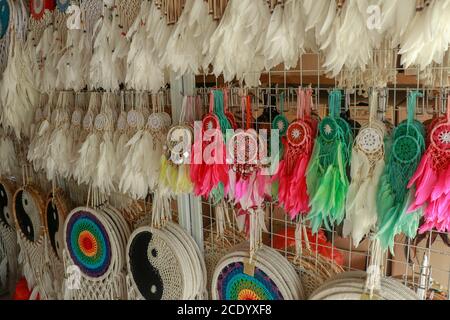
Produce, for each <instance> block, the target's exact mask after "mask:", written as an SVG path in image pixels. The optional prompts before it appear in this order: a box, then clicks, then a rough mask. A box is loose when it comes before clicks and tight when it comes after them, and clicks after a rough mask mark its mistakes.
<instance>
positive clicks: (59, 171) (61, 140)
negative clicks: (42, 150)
mask: <svg viewBox="0 0 450 320" xmlns="http://www.w3.org/2000/svg"><path fill="white" fill-rule="evenodd" d="M73 104H74V101H73V95H72V93H69V92H61V93H60V94H59V98H58V103H57V105H56V107H57V109H56V110H55V111H54V112H55V117H54V123H53V127H54V130H53V133H52V134H51V136H50V139H49V152H48V157H47V159H46V163H47V166H46V167H47V170H46V171H47V179H48V180H49V181H53V180H54V179H55V178H56V176H60V177H63V178H68V177H69V176H70V173H71V157H72V154H73V151H72V147H73V144H72V141H70V139H69V135H68V132H69V129H70V120H71V119H70V115H71V114H72V107H73ZM52 120H53V119H52Z"/></svg>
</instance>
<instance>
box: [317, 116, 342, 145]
mask: <svg viewBox="0 0 450 320" xmlns="http://www.w3.org/2000/svg"><path fill="white" fill-rule="evenodd" d="M338 130H339V125H338V123H337V122H336V120H335V119H333V118H330V117H328V118H325V119H323V120H322V121H321V122H320V125H319V132H320V136H321V137H322V138H323V139H324V140H325V141H328V142H331V141H333V140H335V139H336V138H337V136H338Z"/></svg>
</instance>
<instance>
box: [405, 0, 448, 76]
mask: <svg viewBox="0 0 450 320" xmlns="http://www.w3.org/2000/svg"><path fill="white" fill-rule="evenodd" d="M449 15H450V1H448V0H442V1H436V0H434V1H432V2H431V4H430V5H429V6H428V7H427V8H425V9H423V10H421V11H418V12H417V13H416V15H415V17H414V19H413V20H412V22H411V24H410V26H409V28H408V30H407V31H406V32H405V34H404V36H403V37H402V40H401V43H400V47H401V49H400V51H399V54H401V55H402V60H401V62H402V64H403V66H404V67H405V68H408V67H410V66H419V67H420V70H421V71H423V70H424V69H425V68H426V67H427V66H429V65H430V64H432V63H433V62H436V63H438V64H442V63H443V61H444V56H445V53H446V52H447V50H448V46H449V44H450V20H449V19H448V17H449Z"/></svg>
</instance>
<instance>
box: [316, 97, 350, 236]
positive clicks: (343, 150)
mask: <svg viewBox="0 0 450 320" xmlns="http://www.w3.org/2000/svg"><path fill="white" fill-rule="evenodd" d="M341 98H342V93H341V91H339V90H335V91H333V92H332V93H331V94H330V97H329V105H330V116H328V117H327V118H325V119H323V120H322V122H321V123H320V125H319V136H318V138H317V139H316V142H315V147H314V151H313V155H312V159H311V161H310V164H309V168H308V172H307V185H308V192H309V195H310V206H311V211H310V213H309V215H308V219H309V220H311V226H312V230H313V232H315V233H316V232H317V231H318V230H319V228H320V227H321V226H322V224H323V225H324V226H325V227H326V228H327V229H328V230H331V227H332V225H334V224H340V223H341V222H342V221H343V220H344V215H345V202H346V196H347V191H348V187H349V181H348V178H347V173H346V169H347V165H348V164H349V161H350V156H351V146H352V142H353V138H352V134H351V129H350V126H349V125H348V123H347V122H346V121H345V120H343V119H342V118H340V117H339V115H340V111H341Z"/></svg>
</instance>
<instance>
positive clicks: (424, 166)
mask: <svg viewBox="0 0 450 320" xmlns="http://www.w3.org/2000/svg"><path fill="white" fill-rule="evenodd" d="M414 185H415V186H416V197H415V200H414V202H413V204H412V205H411V207H410V208H409V210H408V212H414V211H415V210H417V209H418V208H421V207H424V209H425V223H424V225H423V226H422V227H421V228H420V233H425V232H427V231H431V230H433V229H437V230H438V231H439V232H448V231H450V95H449V97H448V103H447V117H446V118H444V119H441V120H440V121H437V122H436V123H435V125H434V127H433V128H432V130H431V134H430V145H429V147H428V150H427V152H426V154H425V156H424V157H423V158H422V161H421V163H420V165H419V168H418V169H417V172H416V173H415V175H414V176H413V178H412V179H411V181H410V182H409V185H408V188H412V187H413V186H414Z"/></svg>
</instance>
